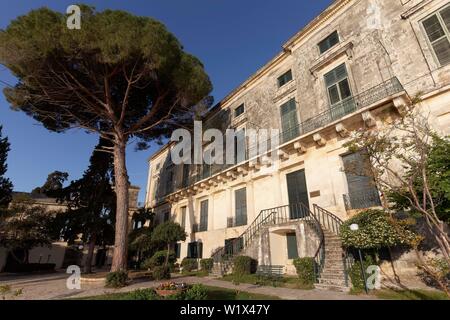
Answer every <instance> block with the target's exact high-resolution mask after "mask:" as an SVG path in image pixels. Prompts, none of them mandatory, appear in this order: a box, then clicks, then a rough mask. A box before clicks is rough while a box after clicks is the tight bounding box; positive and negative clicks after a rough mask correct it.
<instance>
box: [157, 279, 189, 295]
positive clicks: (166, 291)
mask: <svg viewBox="0 0 450 320" xmlns="http://www.w3.org/2000/svg"><path fill="white" fill-rule="evenodd" d="M186 288H187V286H186V284H185V283H175V282H166V283H162V284H160V285H159V286H158V287H157V288H156V289H155V291H156V293H157V294H158V295H159V296H161V297H168V296H173V295H176V294H178V293H181V292H183V291H184V290H185V289H186Z"/></svg>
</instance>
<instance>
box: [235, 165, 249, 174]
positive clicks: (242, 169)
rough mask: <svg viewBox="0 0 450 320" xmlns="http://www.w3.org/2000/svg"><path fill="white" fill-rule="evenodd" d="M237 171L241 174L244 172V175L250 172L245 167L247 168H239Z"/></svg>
mask: <svg viewBox="0 0 450 320" xmlns="http://www.w3.org/2000/svg"><path fill="white" fill-rule="evenodd" d="M237 172H238V173H240V174H242V175H246V174H248V171H247V169H245V168H243V167H239V168H237Z"/></svg>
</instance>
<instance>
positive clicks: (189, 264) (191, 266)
mask: <svg viewBox="0 0 450 320" xmlns="http://www.w3.org/2000/svg"><path fill="white" fill-rule="evenodd" d="M181 267H182V268H183V272H191V271H193V270H197V269H198V262H197V259H192V258H184V259H183V261H181Z"/></svg>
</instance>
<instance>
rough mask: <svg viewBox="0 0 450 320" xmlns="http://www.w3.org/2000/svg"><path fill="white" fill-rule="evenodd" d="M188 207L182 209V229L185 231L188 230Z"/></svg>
mask: <svg viewBox="0 0 450 320" xmlns="http://www.w3.org/2000/svg"><path fill="white" fill-rule="evenodd" d="M186 209H187V208H186V207H182V208H181V224H180V225H181V227H182V228H183V230H184V229H186Z"/></svg>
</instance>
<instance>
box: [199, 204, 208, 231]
mask: <svg viewBox="0 0 450 320" xmlns="http://www.w3.org/2000/svg"><path fill="white" fill-rule="evenodd" d="M207 230H208V200H204V201H202V202H201V203H200V229H199V232H203V231H207Z"/></svg>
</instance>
